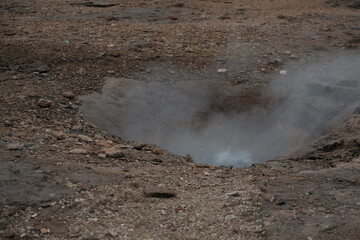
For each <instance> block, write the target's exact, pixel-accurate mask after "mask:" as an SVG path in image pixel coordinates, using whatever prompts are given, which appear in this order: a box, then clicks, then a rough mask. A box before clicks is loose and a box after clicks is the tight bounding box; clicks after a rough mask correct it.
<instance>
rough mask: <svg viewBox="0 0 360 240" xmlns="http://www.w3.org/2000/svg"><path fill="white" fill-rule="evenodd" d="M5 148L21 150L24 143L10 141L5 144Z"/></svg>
mask: <svg viewBox="0 0 360 240" xmlns="http://www.w3.org/2000/svg"><path fill="white" fill-rule="evenodd" d="M6 147H7V149H9V150H22V149H24V144H22V143H10V144H8V145H6Z"/></svg>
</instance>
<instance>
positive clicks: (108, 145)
mask: <svg viewBox="0 0 360 240" xmlns="http://www.w3.org/2000/svg"><path fill="white" fill-rule="evenodd" d="M96 145H98V146H101V147H110V146H111V144H110V143H108V142H106V141H98V142H96Z"/></svg>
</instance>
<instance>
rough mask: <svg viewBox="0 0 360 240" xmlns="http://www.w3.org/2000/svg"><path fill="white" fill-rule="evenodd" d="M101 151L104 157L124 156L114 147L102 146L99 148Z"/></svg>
mask: <svg viewBox="0 0 360 240" xmlns="http://www.w3.org/2000/svg"><path fill="white" fill-rule="evenodd" d="M101 153H104V154H105V155H106V157H109V158H122V157H125V154H124V153H123V152H122V151H121V150H120V149H116V148H103V149H101Z"/></svg>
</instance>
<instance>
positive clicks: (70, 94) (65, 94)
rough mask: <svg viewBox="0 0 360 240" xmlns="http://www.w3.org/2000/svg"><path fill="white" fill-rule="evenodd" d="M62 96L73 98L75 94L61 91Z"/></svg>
mask: <svg viewBox="0 0 360 240" xmlns="http://www.w3.org/2000/svg"><path fill="white" fill-rule="evenodd" d="M62 95H63V97H66V98H69V99H73V98H75V95H74V94H73V93H72V92H63V94H62Z"/></svg>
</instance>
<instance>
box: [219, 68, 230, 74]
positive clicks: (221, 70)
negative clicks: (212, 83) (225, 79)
mask: <svg viewBox="0 0 360 240" xmlns="http://www.w3.org/2000/svg"><path fill="white" fill-rule="evenodd" d="M227 71H228V70H227V69H226V68H220V69H218V70H217V72H218V73H226V72H227Z"/></svg>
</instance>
